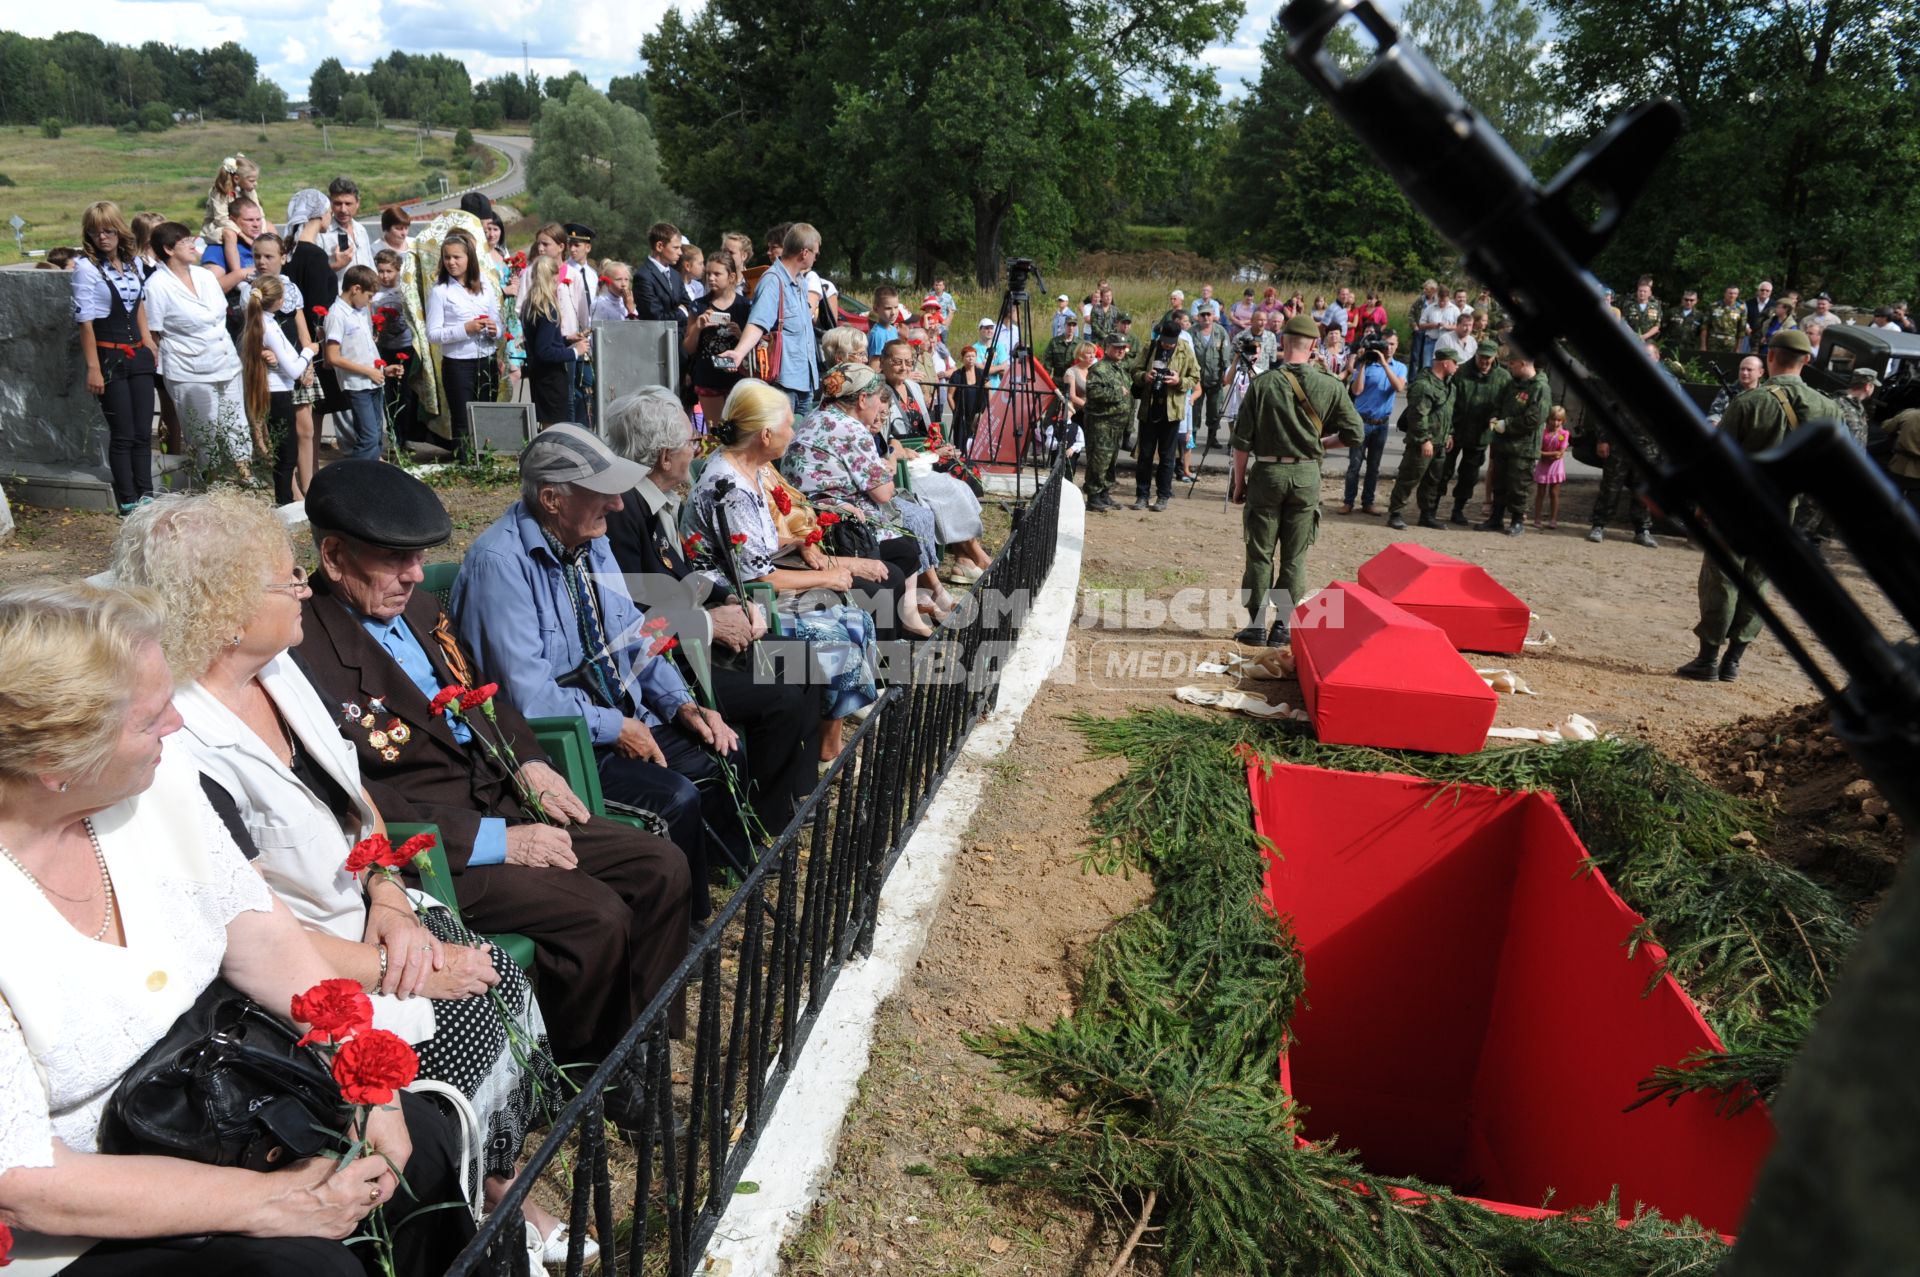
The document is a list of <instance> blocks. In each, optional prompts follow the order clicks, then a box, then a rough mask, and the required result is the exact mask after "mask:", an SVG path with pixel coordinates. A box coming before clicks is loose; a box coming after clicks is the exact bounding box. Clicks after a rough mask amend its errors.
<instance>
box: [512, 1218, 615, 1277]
mask: <svg viewBox="0 0 1920 1277" xmlns="http://www.w3.org/2000/svg"><path fill="white" fill-rule="evenodd" d="M527 1227H529V1228H531V1227H533V1225H531V1224H529V1225H527ZM568 1242H569V1237H568V1234H567V1225H566V1223H565V1221H562V1222H561V1223H558V1224H555V1225H554V1226H553V1231H552V1232H550V1233H548V1234H547V1236H546V1240H544V1241H543V1242H541V1244H540V1258H541V1262H543V1263H545V1264H547V1265H549V1266H550V1267H559V1266H561V1265H563V1264H565V1263H566V1262H567V1245H568ZM599 1255H600V1243H599V1242H597V1241H595V1240H593V1238H591V1237H589V1238H587V1242H586V1245H585V1246H584V1247H583V1248H582V1249H581V1251H580V1262H581V1266H582V1267H585V1266H586V1265H587V1264H591V1263H592V1262H593V1261H594V1260H595V1259H597V1258H599Z"/></svg>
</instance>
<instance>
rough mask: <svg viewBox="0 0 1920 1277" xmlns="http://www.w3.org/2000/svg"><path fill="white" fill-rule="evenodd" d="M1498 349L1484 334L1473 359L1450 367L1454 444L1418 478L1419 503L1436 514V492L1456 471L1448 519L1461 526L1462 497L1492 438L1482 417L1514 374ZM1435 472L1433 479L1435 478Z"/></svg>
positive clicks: (1476, 478)
mask: <svg viewBox="0 0 1920 1277" xmlns="http://www.w3.org/2000/svg"><path fill="white" fill-rule="evenodd" d="M1502 353H1504V352H1502V351H1501V350H1500V349H1499V348H1498V347H1497V346H1495V345H1494V343H1493V340H1492V338H1491V337H1489V338H1488V339H1487V340H1486V341H1483V342H1481V343H1480V344H1479V346H1477V347H1475V349H1474V352H1473V360H1472V361H1471V362H1470V363H1468V364H1467V365H1466V366H1465V367H1464V368H1461V369H1460V370H1459V371H1458V372H1456V373H1454V375H1453V429H1452V438H1453V447H1452V448H1451V449H1449V450H1448V452H1447V456H1446V460H1445V462H1444V464H1443V465H1442V466H1441V468H1440V469H1439V471H1437V472H1436V471H1435V470H1434V469H1433V467H1431V466H1429V467H1428V468H1427V479H1426V480H1425V481H1423V482H1422V484H1421V489H1422V491H1421V494H1420V508H1421V509H1422V510H1427V509H1431V510H1433V511H1434V512H1435V514H1436V517H1437V515H1438V511H1439V508H1440V498H1441V496H1442V495H1444V494H1445V492H1446V490H1447V484H1448V483H1450V482H1452V481H1453V477H1454V473H1455V471H1456V470H1457V471H1458V472H1459V476H1460V479H1459V482H1458V483H1457V484H1456V485H1455V486H1454V489H1453V513H1452V515H1450V516H1449V517H1448V519H1447V522H1449V523H1455V524H1458V525H1460V526H1461V527H1463V528H1464V527H1466V526H1467V502H1468V500H1469V499H1471V498H1472V496H1473V488H1474V485H1475V484H1477V483H1478V482H1479V481H1480V468H1481V467H1482V466H1483V465H1485V464H1486V460H1487V440H1488V439H1490V438H1492V435H1491V434H1490V433H1489V432H1488V430H1487V421H1488V419H1489V418H1491V417H1492V416H1493V410H1494V409H1495V408H1497V407H1498V406H1499V404H1500V396H1501V395H1502V394H1503V393H1505V391H1506V388H1507V383H1508V382H1509V381H1512V380H1513V378H1512V376H1511V375H1510V374H1509V373H1508V372H1507V370H1506V368H1505V366H1504V365H1503V363H1502V362H1501V360H1500V355H1501V354H1502ZM1436 473H1438V475H1439V478H1438V479H1437V480H1435V479H1434V475H1435V474H1436ZM1427 482H1432V483H1433V484H1434V490H1433V499H1432V501H1431V502H1429V501H1428V499H1427V493H1426V491H1425V487H1426V483H1427Z"/></svg>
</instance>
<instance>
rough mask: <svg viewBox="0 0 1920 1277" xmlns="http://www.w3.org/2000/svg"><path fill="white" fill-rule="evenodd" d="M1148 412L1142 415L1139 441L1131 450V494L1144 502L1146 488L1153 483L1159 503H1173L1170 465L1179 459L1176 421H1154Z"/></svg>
mask: <svg viewBox="0 0 1920 1277" xmlns="http://www.w3.org/2000/svg"><path fill="white" fill-rule="evenodd" d="M1153 416H1154V414H1153V413H1152V412H1147V413H1144V414H1142V416H1141V419H1140V439H1139V442H1138V443H1137V444H1136V445H1135V447H1134V450H1133V494H1134V496H1136V497H1138V498H1139V499H1140V500H1142V501H1144V500H1146V499H1147V490H1148V488H1150V487H1152V486H1154V485H1155V484H1156V483H1157V484H1158V486H1159V494H1160V499H1161V500H1162V501H1171V500H1172V499H1173V463H1174V461H1175V459H1176V458H1177V457H1178V455H1179V448H1178V439H1177V436H1178V434H1179V431H1180V423H1179V421H1177V420H1175V421H1154V420H1152V419H1151V418H1152V417H1153Z"/></svg>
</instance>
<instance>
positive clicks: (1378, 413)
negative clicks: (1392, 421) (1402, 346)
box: [1353, 359, 1407, 429]
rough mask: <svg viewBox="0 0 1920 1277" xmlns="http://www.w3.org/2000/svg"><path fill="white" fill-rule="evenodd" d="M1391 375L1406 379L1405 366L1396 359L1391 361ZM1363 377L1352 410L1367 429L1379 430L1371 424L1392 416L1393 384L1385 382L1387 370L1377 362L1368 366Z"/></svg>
mask: <svg viewBox="0 0 1920 1277" xmlns="http://www.w3.org/2000/svg"><path fill="white" fill-rule="evenodd" d="M1393 375H1394V376H1396V377H1398V378H1400V380H1402V381H1405V380H1406V379H1407V366H1406V365H1405V364H1403V363H1401V362H1400V361H1399V360H1398V359H1396V360H1394V361H1393ZM1363 376H1364V377H1365V380H1364V381H1363V382H1362V383H1361V386H1360V393H1359V394H1357V395H1355V396H1354V398H1353V406H1354V410H1355V411H1357V412H1358V413H1359V414H1360V417H1361V420H1363V421H1365V422H1367V423H1368V428H1369V429H1381V428H1382V427H1378V426H1374V425H1372V423H1373V422H1376V421H1385V420H1386V419H1387V418H1388V417H1391V416H1392V415H1393V383H1392V382H1391V381H1388V380H1387V370H1386V369H1384V368H1382V367H1381V366H1380V364H1379V362H1378V361H1375V362H1373V363H1370V364H1368V365H1367V370H1366V372H1365V373H1364V374H1363Z"/></svg>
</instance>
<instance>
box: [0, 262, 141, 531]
mask: <svg viewBox="0 0 1920 1277" xmlns="http://www.w3.org/2000/svg"><path fill="white" fill-rule="evenodd" d="M0 480H3V481H4V482H5V484H6V487H7V491H8V492H9V494H10V495H11V496H12V497H13V499H14V500H15V501H18V502H20V503H21V504H22V505H41V506H72V507H76V508H79V509H84V510H112V509H113V508H114V502H113V487H112V485H111V484H110V483H109V482H108V480H107V422H106V418H105V417H103V416H101V415H100V404H99V401H98V400H96V399H95V398H94V397H93V396H92V395H90V394H88V393H87V380H86V364H85V363H84V361H83V360H82V359H81V357H80V343H79V338H78V335H77V330H76V329H75V328H74V324H73V278H72V276H70V275H68V274H67V273H66V272H65V271H59V270H39V269H36V268H34V267H30V266H14V267H8V268H6V269H4V270H0Z"/></svg>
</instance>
